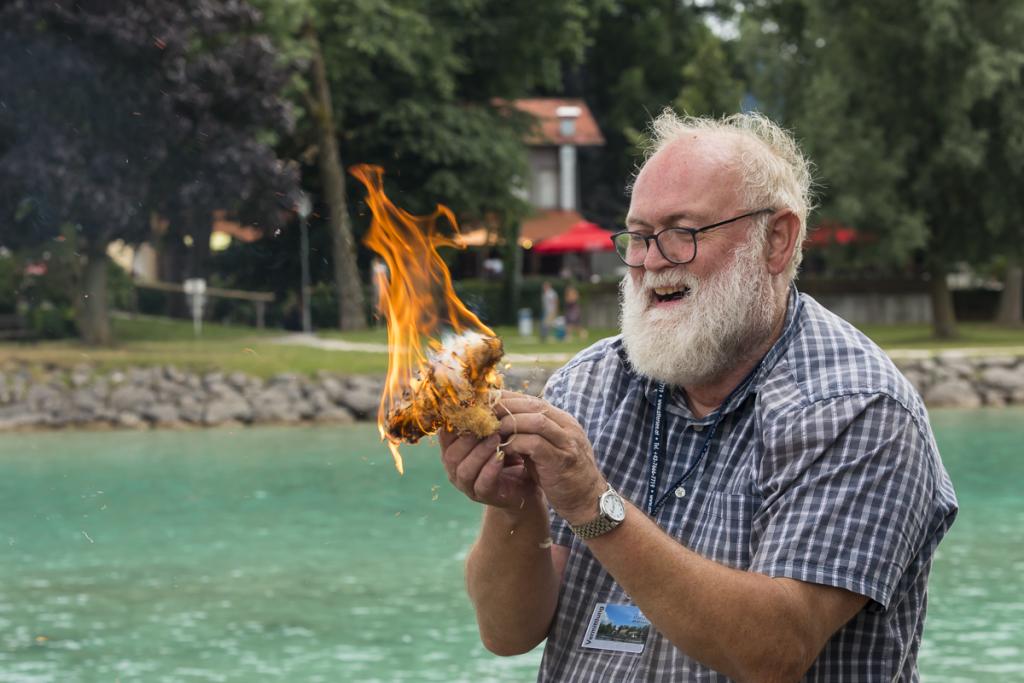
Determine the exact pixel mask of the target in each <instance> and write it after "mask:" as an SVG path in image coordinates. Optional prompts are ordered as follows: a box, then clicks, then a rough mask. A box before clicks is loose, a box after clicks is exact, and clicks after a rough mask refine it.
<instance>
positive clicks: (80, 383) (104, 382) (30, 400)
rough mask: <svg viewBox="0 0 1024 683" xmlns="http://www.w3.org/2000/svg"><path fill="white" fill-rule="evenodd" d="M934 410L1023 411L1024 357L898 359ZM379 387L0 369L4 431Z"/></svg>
mask: <svg viewBox="0 0 1024 683" xmlns="http://www.w3.org/2000/svg"><path fill="white" fill-rule="evenodd" d="M896 362H897V365H899V367H900V369H901V370H902V371H903V372H904V374H906V376H907V377H908V378H909V379H910V381H911V382H913V383H914V385H915V386H916V387H917V388H918V390H919V391H920V392H921V395H922V396H924V398H925V402H926V403H927V404H928V405H929V406H931V407H961V408H975V407H980V406H1005V405H1012V404H1024V356H1012V355H999V356H996V355H990V356H968V355H964V354H955V353H950V354H940V355H937V356H929V357H920V358H915V357H909V358H905V357H904V358H901V357H897V359H896ZM549 372H550V371H549V370H544V369H542V368H531V369H527V370H523V369H521V368H518V369H517V368H513V370H512V371H510V374H508V375H507V376H506V386H508V387H510V388H514V389H517V390H525V391H528V392H531V393H537V392H539V391H540V389H541V388H542V387H543V386H544V382H545V381H546V379H547V376H548V374H549ZM383 386H384V380H383V378H382V377H375V376H342V375H338V374H333V373H328V372H320V373H317V374H316V375H314V376H312V377H307V376H303V375H297V374H281V375H276V376H274V377H271V378H270V379H266V380H264V379H259V378H256V377H251V376H248V375H245V374H242V373H222V372H211V373H206V374H196V373H191V372H186V371H183V370H179V369H177V368H175V367H172V366H165V367H147V368H130V369H128V370H123V371H113V372H109V373H98V372H96V371H95V370H94V369H93V368H91V367H88V366H85V365H79V366H76V367H74V368H71V369H59V368H57V369H49V370H40V369H39V368H29V367H25V366H9V367H6V368H2V369H0V431H4V430H6V431H10V430H17V429H48V428H72V427H83V428H102V427H115V428H134V429H142V428H147V427H186V426H197V427H207V426H217V425H225V424H228V425H233V424H239V423H241V424H299V423H336V424H337V423H342V424H343V423H349V422H354V421H357V420H370V421H372V420H375V419H376V416H377V406H378V403H379V401H380V395H381V392H382V390H383Z"/></svg>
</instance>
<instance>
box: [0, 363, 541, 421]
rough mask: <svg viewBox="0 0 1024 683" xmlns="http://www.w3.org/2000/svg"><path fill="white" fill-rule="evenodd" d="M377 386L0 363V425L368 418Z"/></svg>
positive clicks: (370, 381)
mask: <svg viewBox="0 0 1024 683" xmlns="http://www.w3.org/2000/svg"><path fill="white" fill-rule="evenodd" d="M546 378H547V372H546V371H543V370H530V371H527V372H518V373H517V374H516V375H515V376H507V377H506V386H508V387H510V388H516V389H522V388H523V387H524V385H525V386H526V389H527V390H529V391H532V390H535V389H536V390H539V389H540V388H541V387H543V385H544V381H545V380H546ZM383 388H384V378H383V377H374V376H342V375H337V374H333V373H328V372H319V373H317V374H316V375H314V376H313V377H307V376H304V375H297V374H281V375H275V376H274V377H271V378H270V379H267V380H263V379H260V378H256V377H251V376H249V375H245V374H243V373H237V372H236V373H222V372H211V373H206V374H196V373H191V372H186V371H183V370H179V369H177V368H175V367H172V366H165V367H146V368H130V369H127V370H123V371H121V370H119V371H113V372H109V373H97V372H95V371H94V370H93V368H91V367H89V366H85V365H79V366H75V367H74V368H72V369H70V370H69V369H59V368H57V369H49V370H40V369H39V368H29V367H25V366H13V367H7V368H2V369H0V431H11V430H19V429H48V428H50V429H54V428H56V429H59V428H105V427H114V428H130V429H145V428H147V427H169V428H170V427H187V426H196V427H212V426H217V425H234V424H300V423H334V424H344V423H349V422H354V421H357V420H369V421H374V420H376V418H377V407H378V405H379V403H380V397H381V392H382V391H383Z"/></svg>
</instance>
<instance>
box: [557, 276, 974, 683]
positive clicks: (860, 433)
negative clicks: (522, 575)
mask: <svg viewBox="0 0 1024 683" xmlns="http://www.w3.org/2000/svg"><path fill="white" fill-rule="evenodd" d="M656 390H657V384H656V383H655V382H654V381H652V380H650V379H649V378H645V377H642V376H639V375H637V374H635V373H634V372H632V371H631V370H630V368H629V366H628V364H627V362H626V357H625V350H624V348H623V345H622V340H621V338H620V337H614V338H611V339H605V340H602V341H600V342H598V343H596V344H594V345H593V346H591V347H590V348H589V349H587V350H585V351H583V352H581V353H580V354H579V355H578V356H577V357H576V358H574V359H573V360H572V361H571V362H570V363H569V364H568V365H566V366H565V367H564V368H562V369H561V370H559V371H558V372H557V373H556V374H555V375H553V376H552V378H551V379H550V381H549V382H548V385H547V387H546V388H545V397H546V398H547V399H548V400H549V401H551V402H552V403H553V404H554V405H556V406H558V407H559V408H562V409H563V410H565V411H567V412H569V413H570V414H572V415H573V416H575V417H576V419H577V420H579V422H580V424H582V425H583V427H584V429H585V430H586V433H587V436H588V437H589V439H590V442H591V444H593V447H594V453H595V454H596V457H597V462H598V465H599V467H600V468H601V470H602V472H603V473H604V475H605V476H606V477H607V478H608V481H609V482H610V483H611V485H612V486H614V487H615V489H616V490H617V491H619V493H621V494H622V495H623V496H624V497H626V498H628V499H630V500H631V501H632V502H633V503H634V504H636V505H637V506H638V507H640V508H641V509H643V502H644V499H645V496H646V494H647V480H648V473H649V467H650V453H649V450H650V439H651V430H652V428H653V423H654V415H655V408H654V406H655V396H656ZM665 404H666V405H665V426H664V432H663V434H664V436H663V439H664V440H665V442H666V444H665V445H666V450H665V453H666V457H665V458H663V462H662V465H661V469H662V474H661V477H660V482H661V488H660V489H659V491H658V496H659V497H660V496H661V495H664V493H665V492H666V491H667V490H670V489H668V488H667V487H671V486H673V482H675V481H676V480H677V479H678V478H680V477H681V476H683V474H684V473H686V472H687V471H688V470H689V469H690V468H691V467H693V466H694V465H695V464H696V467H695V469H694V470H693V473H692V475H691V476H690V477H689V478H688V479H687V480H686V483H685V484H684V487H683V488H684V490H685V492H684V495H682V496H681V497H678V496H677V495H669V496H668V498H667V502H666V503H665V504H664V506H663V507H661V508H660V509H659V510H658V511H657V512H656V513H655V515H654V516H653V519H654V520H655V521H656V522H657V523H658V525H659V526H660V527H661V528H662V529H664V530H665V532H666V533H668V534H669V535H670V536H672V537H673V538H675V539H676V540H678V541H679V542H680V543H682V544H683V545H684V546H686V547H687V548H689V549H691V550H693V551H695V552H697V553H699V554H701V555H703V556H704V557H706V558H710V559H712V560H715V561H717V562H720V563H721V564H724V565H727V566H729V567H735V568H739V569H745V570H749V571H752V572H757V573H760V574H765V575H767V576H785V577H790V578H793V579H798V580H801V581H808V582H811V583H816V584H824V585H829V586H836V587H839V588H845V589H847V590H850V591H853V592H854V593H858V594H860V595H864V596H867V597H868V598H869V599H870V600H869V602H868V605H867V607H865V609H863V610H861V612H860V613H859V614H857V615H856V616H855V617H854V618H853V619H852V620H851V621H850V622H849V623H848V624H846V625H845V626H844V627H843V628H842V629H840V630H839V631H838V632H837V633H836V634H835V635H834V636H833V637H832V639H831V640H829V642H828V643H827V644H826V646H825V648H824V650H823V651H822V652H821V654H820V656H819V657H818V659H817V660H816V661H815V662H814V664H813V665H812V666H811V668H810V670H809V671H808V673H807V675H806V677H805V678H804V680H806V681H846V682H850V683H853V682H858V681H864V682H870V683H877V682H879V681H917V680H919V677H918V672H917V653H918V649H919V646H920V643H921V632H922V628H923V623H924V614H925V603H926V598H927V591H926V588H927V579H928V572H929V569H930V567H931V562H932V556H933V554H934V552H935V548H936V546H937V545H938V543H939V541H940V540H941V539H942V537H943V535H944V534H945V533H946V531H947V530H948V529H949V527H950V525H951V524H952V522H953V519H954V517H955V516H956V510H957V503H956V497H955V495H954V493H953V488H952V485H951V484H950V481H949V477H948V476H947V474H946V472H945V470H944V469H943V466H942V462H941V461H940V459H939V453H938V450H937V448H936V445H935V440H934V438H933V436H932V432H931V427H930V426H929V424H928V416H927V413H926V411H925V408H924V405H923V404H922V402H921V399H920V397H919V396H918V395H917V393H916V392H915V391H914V389H913V387H912V386H911V385H910V383H909V382H908V381H907V380H906V379H905V378H904V377H903V376H902V375H901V374H900V373H899V371H898V370H897V369H896V367H895V366H894V365H893V364H892V363H891V362H890V361H889V359H888V358H887V357H886V356H885V354H884V353H883V352H882V351H881V350H880V349H879V348H878V347H877V346H875V344H874V343H872V342H871V341H870V340H868V339H867V338H866V337H864V336H863V335H862V334H861V333H860V332H858V331H857V330H856V329H854V328H853V327H852V326H851V325H849V324H848V323H846V322H845V321H843V320H841V319H840V318H838V317H836V316H835V315H833V314H832V313H830V312H829V311H827V310H825V309H824V308H822V307H821V305H819V304H818V303H817V302H815V301H814V300H813V299H811V298H810V297H808V296H806V295H801V294H798V293H797V292H796V289H795V288H794V289H793V290H792V293H791V296H790V300H789V307H788V310H787V314H786V323H785V327H784V331H783V334H782V336H781V337H780V339H779V340H778V342H777V343H776V344H775V345H774V346H773V347H772V349H771V350H770V351H769V352H768V354H767V355H766V356H765V358H764V359H763V361H762V362H761V364H760V365H759V366H758V368H756V369H755V371H754V372H753V373H752V374H751V376H750V377H749V378H748V379H747V381H746V383H745V384H744V385H741V387H740V388H739V389H738V390H737V391H735V392H734V393H733V395H732V396H731V397H730V398H729V399H727V402H726V403H725V404H724V405H722V406H720V407H719V408H718V410H716V411H715V412H714V413H712V414H710V415H708V416H706V417H704V418H700V419H697V418H695V417H694V416H693V414H692V413H691V412H690V410H689V408H688V407H687V404H686V401H685V398H684V396H683V395H682V392H681V391H679V390H676V391H671V389H669V390H668V391H666V400H665ZM719 420H720V421H719ZM716 421H718V429H717V430H713V429H712V426H713V425H714V424H715V423H716ZM712 431H713V432H714V435H713V438H712V441H711V443H710V448H709V450H708V451H707V453H706V455H705V457H704V458H703V459H701V458H700V454H701V451H702V449H703V446H704V441H705V439H706V438H707V437H708V435H709V434H710V433H711V432H712ZM552 536H553V538H554V541H555V543H557V544H559V545H563V546H567V547H569V548H570V555H569V561H568V565H567V566H566V569H565V575H564V580H563V584H562V588H561V595H560V597H559V603H558V611H557V613H556V616H555V619H554V622H553V623H552V626H551V630H550V633H549V635H548V640H547V645H546V648H545V650H544V658H543V660H542V663H541V668H540V675H539V679H538V680H540V681H573V682H574V683H579V682H583V681H647V680H669V679H671V680H685V681H728V680H729V679H728V678H727V677H726V676H724V675H723V674H720V673H718V672H716V671H714V670H712V669H709V668H708V667H706V666H704V665H702V664H700V663H698V662H697V661H696V660H694V659H692V658H690V657H688V656H687V655H686V654H685V653H683V652H682V651H681V650H679V649H677V648H676V647H674V646H673V645H672V643H670V642H669V641H668V640H667V639H666V638H665V637H664V636H662V635H661V634H660V633H658V632H657V629H652V631H651V634H650V636H649V637H648V639H647V643H646V647H645V649H644V651H643V653H642V654H625V653H618V652H606V651H600V650H592V649H584V648H582V647H581V646H580V644H581V642H582V641H583V639H584V632H585V629H586V627H587V625H588V622H589V619H590V617H591V614H592V613H593V611H594V607H595V605H596V604H597V603H599V602H605V603H630V602H631V601H630V599H629V596H628V595H626V594H625V592H624V591H623V589H622V588H621V587H620V586H619V585H618V584H617V583H616V582H615V580H614V579H612V577H611V576H610V575H609V574H608V573H607V572H606V571H605V570H604V568H603V567H602V566H601V565H600V564H599V563H598V562H597V561H596V560H595V559H594V557H593V555H591V553H590V551H589V550H588V549H587V547H586V545H585V544H583V543H581V542H580V541H579V540H578V539H576V538H575V537H574V536H573V534H572V532H571V531H570V529H569V528H568V526H567V525H566V523H565V522H564V520H562V519H560V518H559V517H557V516H556V515H554V513H552ZM637 562H643V558H640V557H638V558H637ZM665 599H666V600H671V596H666V597H665ZM679 607H680V609H686V606H685V605H680V606H679Z"/></svg>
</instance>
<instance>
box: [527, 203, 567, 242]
mask: <svg viewBox="0 0 1024 683" xmlns="http://www.w3.org/2000/svg"><path fill="white" fill-rule="evenodd" d="M582 220H583V216H581V215H579V214H578V213H576V212H575V211H559V210H555V209H551V210H544V211H538V212H537V213H535V214H533V215H532V216H530V217H529V218H527V219H526V220H525V221H523V225H522V230H521V232H520V233H519V239H520V240H530V242H534V243H536V242H539V241H540V240H544V239H548V238H549V237H554V236H555V235H561V234H563V233H566V232H568V231H569V229H570V228H571V227H572V226H574V225H576V224H577V223H579V222H580V221H582Z"/></svg>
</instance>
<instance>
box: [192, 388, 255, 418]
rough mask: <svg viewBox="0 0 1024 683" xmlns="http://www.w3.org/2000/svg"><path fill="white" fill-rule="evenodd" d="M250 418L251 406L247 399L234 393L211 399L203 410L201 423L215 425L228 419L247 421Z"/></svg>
mask: <svg viewBox="0 0 1024 683" xmlns="http://www.w3.org/2000/svg"><path fill="white" fill-rule="evenodd" d="M251 419H252V408H251V407H250V406H249V403H248V401H246V400H245V399H244V398H242V397H241V396H239V395H238V394H234V396H220V397H217V398H214V399H211V400H210V402H209V403H207V404H206V408H205V409H204V410H203V424H208V425H216V424H221V423H223V422H227V421H229V420H237V421H239V422H248V421H249V420H251Z"/></svg>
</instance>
